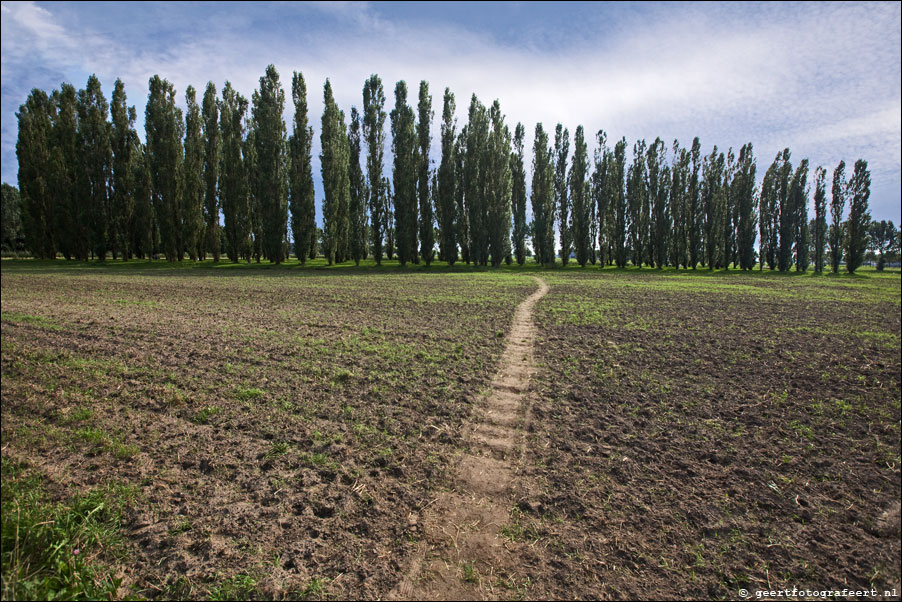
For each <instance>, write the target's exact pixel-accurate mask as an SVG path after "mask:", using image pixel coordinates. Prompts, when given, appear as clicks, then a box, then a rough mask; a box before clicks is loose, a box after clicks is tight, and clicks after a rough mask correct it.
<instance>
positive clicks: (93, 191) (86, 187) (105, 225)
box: [77, 75, 181, 261]
mask: <svg viewBox="0 0 902 602" xmlns="http://www.w3.org/2000/svg"><path fill="white" fill-rule="evenodd" d="M77 108H78V133H77V144H78V153H79V156H80V157H81V166H80V167H81V169H80V175H81V179H80V183H79V187H78V188H79V201H80V202H81V203H82V204H83V206H85V207H88V213H89V215H90V220H91V221H90V223H91V251H92V252H93V253H94V255H95V256H96V257H97V258H98V259H100V260H101V261H103V260H104V259H106V254H107V252H108V251H110V250H112V249H111V245H110V239H111V236H110V230H111V222H112V213H113V211H112V206H111V202H110V179H111V174H112V166H113V150H112V146H111V145H110V130H111V125H110V122H109V121H108V115H109V112H110V109H109V103H107V100H106V98H105V97H104V96H103V92H102V90H101V88H100V80H99V79H97V76H95V75H91V76H90V77H89V78H88V83H87V85H86V86H85V89H84V90H79V91H78V101H77ZM180 115H181V113H179V116H180ZM177 133H179V134H180V133H181V131H180V130H179V131H177ZM176 143H177V145H178V146H179V148H180V147H181V138H179V139H178V140H177V141H176ZM176 164H178V158H176Z"/></svg>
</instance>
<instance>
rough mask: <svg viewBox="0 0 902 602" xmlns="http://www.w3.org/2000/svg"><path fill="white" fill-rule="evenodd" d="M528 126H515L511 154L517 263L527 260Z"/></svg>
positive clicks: (514, 242) (514, 240)
mask: <svg viewBox="0 0 902 602" xmlns="http://www.w3.org/2000/svg"><path fill="white" fill-rule="evenodd" d="M525 136H526V128H524V127H523V124H522V123H518V124H517V127H516V128H514V152H513V153H512V154H511V178H512V182H511V203H512V207H511V209H512V212H513V217H514V231H513V245H512V246H513V251H514V257H515V258H516V260H517V265H523V264H524V263H525V262H526V168H525V167H524V163H523V161H524V157H523V138H524V137H525Z"/></svg>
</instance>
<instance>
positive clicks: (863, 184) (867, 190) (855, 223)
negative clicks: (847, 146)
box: [846, 159, 871, 274]
mask: <svg viewBox="0 0 902 602" xmlns="http://www.w3.org/2000/svg"><path fill="white" fill-rule="evenodd" d="M848 190H849V221H848V225H847V226H846V231H847V241H848V242H847V248H846V269H847V270H848V271H849V273H850V274H854V273H855V270H857V269H858V268H859V267H861V264H862V262H863V261H864V253H865V251H866V250H867V248H868V226H869V225H870V223H871V213H870V211H869V210H868V199H869V198H870V196H871V172H870V171H869V170H868V162H867V161H864V160H862V159H859V160H858V161H856V162H855V171H853V172H852V177H851V178H849V188H848Z"/></svg>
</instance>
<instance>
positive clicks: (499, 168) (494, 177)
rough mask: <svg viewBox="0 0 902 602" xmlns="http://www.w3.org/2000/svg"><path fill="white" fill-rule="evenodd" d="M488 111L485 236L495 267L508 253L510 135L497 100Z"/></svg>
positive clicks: (509, 226) (509, 224)
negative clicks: (489, 124)
mask: <svg viewBox="0 0 902 602" xmlns="http://www.w3.org/2000/svg"><path fill="white" fill-rule="evenodd" d="M489 114H490V118H491V131H490V133H489V138H488V145H487V147H486V157H485V174H486V185H485V193H486V218H487V219H486V236H487V238H488V245H489V254H490V255H491V257H492V266H493V267H498V266H500V265H501V262H502V261H504V260H506V259H507V258H508V257H509V256H510V229H511V164H510V155H511V134H510V130H509V129H508V128H507V126H506V125H505V124H504V115H503V114H502V113H501V104H500V103H499V102H498V101H497V100H495V102H493V103H492V108H491V110H490V112H489Z"/></svg>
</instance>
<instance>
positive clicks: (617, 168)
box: [609, 138, 629, 268]
mask: <svg viewBox="0 0 902 602" xmlns="http://www.w3.org/2000/svg"><path fill="white" fill-rule="evenodd" d="M609 173H610V174H611V178H610V180H609V181H610V183H611V193H610V194H611V203H612V205H611V206H612V212H613V220H612V223H611V229H612V241H611V242H612V247H613V249H614V257H615V261H616V263H617V267H618V268H625V267H626V260H627V249H626V233H627V218H628V213H629V207H628V205H627V200H626V194H625V190H624V177H625V176H626V138H621V139H620V140H618V141H617V144H615V145H614V161H613V162H612V163H611V167H610V168H609Z"/></svg>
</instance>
